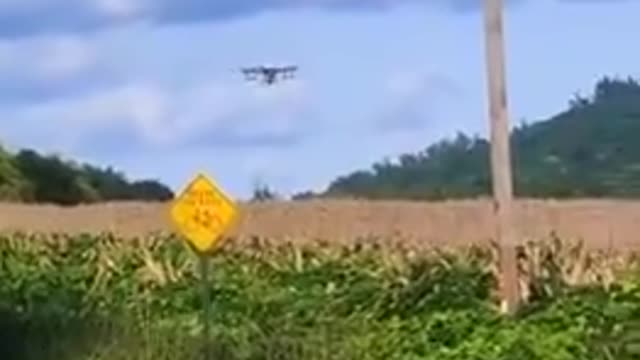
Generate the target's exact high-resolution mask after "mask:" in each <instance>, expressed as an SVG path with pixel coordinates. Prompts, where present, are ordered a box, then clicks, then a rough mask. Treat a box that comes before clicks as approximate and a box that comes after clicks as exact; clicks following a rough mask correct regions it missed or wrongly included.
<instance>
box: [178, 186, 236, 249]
mask: <svg viewBox="0 0 640 360" xmlns="http://www.w3.org/2000/svg"><path fill="white" fill-rule="evenodd" d="M235 215H236V205H235V204H234V203H233V201H232V200H231V199H230V198H229V197H228V196H227V195H225V194H224V192H223V191H222V190H221V189H220V188H219V187H218V186H217V184H216V183H215V181H213V180H212V179H210V178H208V177H207V176H206V175H204V174H202V173H200V174H198V175H196V177H195V178H194V179H193V180H192V181H191V182H190V183H189V184H188V185H187V187H186V188H185V189H184V190H183V191H182V193H181V194H180V195H179V196H178V197H177V198H176V199H175V200H174V202H173V205H172V207H171V217H172V218H173V221H174V223H175V225H176V226H177V227H178V230H179V231H180V232H181V233H182V235H184V237H185V238H186V239H187V240H188V241H189V242H190V243H191V244H192V245H193V246H194V247H195V249H196V250H197V251H200V252H206V251H208V250H210V249H212V248H213V247H214V246H215V245H216V244H217V243H218V241H219V240H220V236H221V235H222V234H223V233H224V231H225V230H226V229H227V228H228V227H229V225H231V222H232V221H233V219H234V217H235Z"/></svg>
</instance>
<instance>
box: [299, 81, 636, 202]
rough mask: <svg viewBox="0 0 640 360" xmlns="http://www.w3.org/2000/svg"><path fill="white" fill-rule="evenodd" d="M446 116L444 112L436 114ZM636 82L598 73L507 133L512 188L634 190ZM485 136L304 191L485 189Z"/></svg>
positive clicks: (584, 193) (460, 193) (588, 192)
mask: <svg viewBox="0 0 640 360" xmlns="http://www.w3.org/2000/svg"><path fill="white" fill-rule="evenodd" d="M442 121H446V119H442ZM639 139H640V85H639V84H638V82H637V81H636V80H634V79H632V78H628V79H619V78H609V77H604V78H601V79H600V80H599V81H598V82H597V83H596V84H595V87H594V90H593V93H592V94H591V95H590V96H587V97H585V96H581V95H579V94H578V95H576V96H575V97H574V98H573V99H571V100H570V101H569V103H568V106H567V109H566V110H565V111H563V112H561V113H559V114H557V115H555V116H552V117H551V118H550V119H547V120H544V121H536V122H533V123H531V124H526V125H521V126H518V127H517V128H516V129H514V131H513V132H512V133H511V144H512V151H513V165H514V182H515V191H516V193H517V194H518V195H519V196H526V197H554V198H575V197H617V198H637V197H640V140H639ZM489 148H490V146H489V142H488V141H487V140H486V139H483V138H480V137H477V136H468V135H465V134H462V133H460V134H458V136H457V137H455V138H453V139H445V140H442V141H440V142H438V143H436V144H433V145H431V146H429V147H427V148H426V149H425V150H423V151H421V152H418V153H414V154H403V155H400V156H399V157H398V158H397V160H395V161H389V160H385V161H382V162H379V163H376V164H374V165H373V166H372V167H371V168H370V169H367V170H360V171H355V172H353V173H351V174H348V175H345V176H340V177H338V178H337V179H335V180H334V181H333V182H331V184H330V185H329V186H328V188H327V189H326V191H324V192H322V193H320V194H313V193H309V192H307V193H301V194H298V195H295V196H294V199H305V198H310V197H356V198H365V199H389V198H395V199H415V200H420V199H430V200H439V199H447V198H466V197H477V196H484V195H488V194H490V191H491V176H490V166H489Z"/></svg>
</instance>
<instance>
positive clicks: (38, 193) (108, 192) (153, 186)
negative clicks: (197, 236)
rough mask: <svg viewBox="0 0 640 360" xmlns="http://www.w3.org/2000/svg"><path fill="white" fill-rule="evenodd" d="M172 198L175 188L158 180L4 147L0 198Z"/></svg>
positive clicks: (63, 201) (68, 200)
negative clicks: (134, 177)
mask: <svg viewBox="0 0 640 360" xmlns="http://www.w3.org/2000/svg"><path fill="white" fill-rule="evenodd" d="M171 198H173V192H172V191H171V189H169V188H168V187H167V186H165V185H163V184H161V183H159V182H157V181H155V180H142V181H133V182H130V181H128V180H127V179H126V178H125V176H124V175H123V174H121V173H119V172H116V171H114V170H113V169H111V168H107V169H101V168H98V167H95V166H92V165H88V164H83V165H78V164H75V163H73V162H69V161H63V160H62V159H60V158H59V157H57V156H53V155H51V156H43V155H40V154H38V153H37V152H35V151H33V150H22V151H20V152H18V153H17V154H11V153H9V152H7V151H5V150H3V149H2V148H1V147H0V200H9V201H23V202H37V203H54V204H61V205H75V204H79V203H91V202H98V201H109V200H143V201H147V200H157V201H164V200H168V199H171Z"/></svg>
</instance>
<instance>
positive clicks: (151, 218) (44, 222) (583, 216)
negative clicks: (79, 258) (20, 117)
mask: <svg viewBox="0 0 640 360" xmlns="http://www.w3.org/2000/svg"><path fill="white" fill-rule="evenodd" d="M169 205H170V202H165V203H144V202H108V203H99V204H89V205H79V206H72V207H60V206H56V205H43V204H18V203H0V231H1V232H12V231H24V232H59V233H72V234H73V233H97V232H111V233H115V234H118V235H121V236H124V237H130V236H144V235H147V234H149V233H155V232H173V231H174V230H175V229H174V228H173V225H172V224H171V219H170V217H169ZM492 206H493V205H492V202H491V200H490V198H480V199H465V200H446V201H404V200H376V201H371V200H366V201H364V200H340V199H332V200H325V199H323V200H317V199H316V200H306V201H272V202H263V203H246V202H238V207H239V215H238V218H237V221H236V224H235V225H234V226H233V227H232V228H231V229H230V230H229V232H228V236H229V237H232V238H236V239H249V238H255V237H259V238H264V239H269V240H273V241H283V240H286V241H302V242H304V241H309V240H311V241H316V240H327V241H332V242H344V241H347V242H348V241H353V240H354V239H368V238H376V239H385V240H390V241H394V242H400V243H403V244H405V245H410V246H418V247H424V246H427V247H430V246H434V245H435V246H443V245H444V246H458V245H463V246H464V245H469V244H483V243H487V242H488V241H489V240H490V239H492V237H493V219H492ZM515 223H516V230H517V234H518V235H519V238H520V240H521V241H530V240H545V239H548V238H549V237H550V236H552V235H554V236H557V237H559V238H561V239H567V240H571V241H573V240H580V241H583V242H584V244H585V245H586V246H587V247H589V248H596V249H616V250H632V249H633V250H637V249H640V240H638V239H636V238H634V237H635V236H636V234H640V200H620V199H571V200H556V199H526V198H525V199H522V198H521V199H517V200H516V201H515Z"/></svg>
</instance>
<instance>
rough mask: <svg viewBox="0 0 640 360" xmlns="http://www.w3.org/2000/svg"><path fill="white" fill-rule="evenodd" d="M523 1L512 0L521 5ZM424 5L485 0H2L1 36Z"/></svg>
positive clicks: (464, 6)
mask: <svg viewBox="0 0 640 360" xmlns="http://www.w3.org/2000/svg"><path fill="white" fill-rule="evenodd" d="M520 2H522V0H508V3H509V4H517V3H520ZM402 5H421V6H422V5H424V6H431V7H434V8H440V9H448V10H452V11H454V12H468V11H472V10H477V9H478V8H479V7H480V5H481V1H480V0H181V1H176V0H3V1H2V2H0V37H20V36H26V35H33V34H37V33H43V32H81V31H89V30H96V29H101V28H106V27H110V26H117V25H120V24H128V23H133V22H143V23H150V24H156V25H163V24H181V23H192V22H199V21H213V22H216V21H228V20H233V19H237V18H241V17H245V16H253V15H257V14H260V13H263V12H268V11H281V10H298V9H318V10H328V11H378V10H385V9H390V8H393V7H397V6H402Z"/></svg>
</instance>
